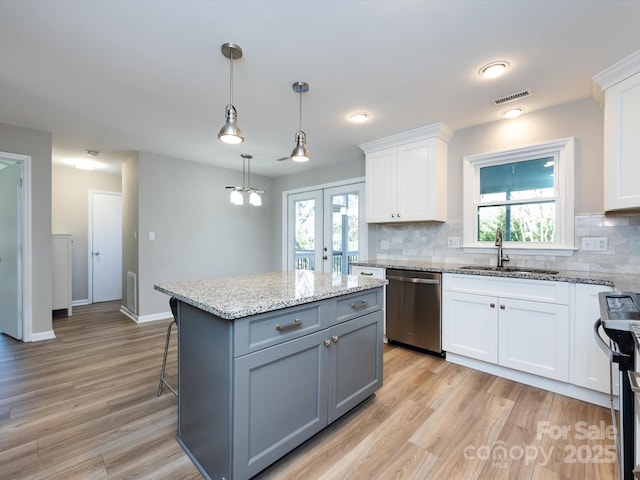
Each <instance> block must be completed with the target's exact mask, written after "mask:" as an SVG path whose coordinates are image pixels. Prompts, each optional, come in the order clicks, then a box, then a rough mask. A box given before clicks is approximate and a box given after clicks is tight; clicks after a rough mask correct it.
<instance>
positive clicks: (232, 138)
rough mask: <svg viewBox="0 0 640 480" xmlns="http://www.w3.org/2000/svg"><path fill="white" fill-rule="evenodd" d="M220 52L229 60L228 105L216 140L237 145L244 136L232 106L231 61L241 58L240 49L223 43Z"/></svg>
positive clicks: (236, 113) (231, 44)
mask: <svg viewBox="0 0 640 480" xmlns="http://www.w3.org/2000/svg"><path fill="white" fill-rule="evenodd" d="M221 51H222V55H224V56H225V57H227V58H228V59H229V104H228V105H227V107H226V108H225V123H224V125H223V126H222V128H221V129H220V132H219V133H218V138H219V139H220V140H222V141H223V142H224V143H231V144H237V143H242V142H243V141H244V135H242V131H241V130H240V128H239V127H238V123H237V120H238V112H237V111H236V108H235V107H234V106H233V60H234V59H236V58H242V49H241V48H240V47H239V46H238V45H235V44H233V43H224V44H223V45H222V47H221Z"/></svg>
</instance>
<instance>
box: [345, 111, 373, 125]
mask: <svg viewBox="0 0 640 480" xmlns="http://www.w3.org/2000/svg"><path fill="white" fill-rule="evenodd" d="M349 118H350V119H351V121H352V122H355V123H364V122H366V121H367V120H369V114H368V113H367V112H354V113H352V114H351V115H349Z"/></svg>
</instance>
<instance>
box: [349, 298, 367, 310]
mask: <svg viewBox="0 0 640 480" xmlns="http://www.w3.org/2000/svg"><path fill="white" fill-rule="evenodd" d="M368 306H369V302H367V301H366V300H360V301H359V302H353V303H352V304H351V308H353V309H354V310H362V309H363V308H367V307H368Z"/></svg>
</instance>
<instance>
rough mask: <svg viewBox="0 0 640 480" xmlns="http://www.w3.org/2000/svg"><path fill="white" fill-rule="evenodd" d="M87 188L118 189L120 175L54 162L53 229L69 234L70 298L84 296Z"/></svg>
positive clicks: (120, 188)
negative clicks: (70, 254) (71, 247)
mask: <svg viewBox="0 0 640 480" xmlns="http://www.w3.org/2000/svg"><path fill="white" fill-rule="evenodd" d="M89 190H103V191H110V192H120V191H122V179H121V177H120V175H117V174H112V173H106V172H101V171H99V170H92V171H87V170H78V169H77V168H73V167H71V166H62V165H55V166H54V167H53V169H52V174H51V212H52V216H51V224H52V232H53V233H62V234H71V235H72V236H73V267H72V269H73V278H72V282H73V292H72V298H73V300H80V301H82V300H87V298H88V296H89V291H88V283H89V279H88V272H89V265H88V262H89V255H88V248H89V240H88V235H89Z"/></svg>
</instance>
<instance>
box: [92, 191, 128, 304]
mask: <svg viewBox="0 0 640 480" xmlns="http://www.w3.org/2000/svg"><path fill="white" fill-rule="evenodd" d="M89 196H90V205H91V209H90V212H89V216H90V218H89V241H90V244H89V255H90V257H91V258H90V259H89V264H90V266H91V272H90V275H89V300H90V302H91V303H95V302H107V301H110V300H120V299H121V298H122V194H120V193H119V192H115V193H114V192H95V191H94V192H89Z"/></svg>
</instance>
